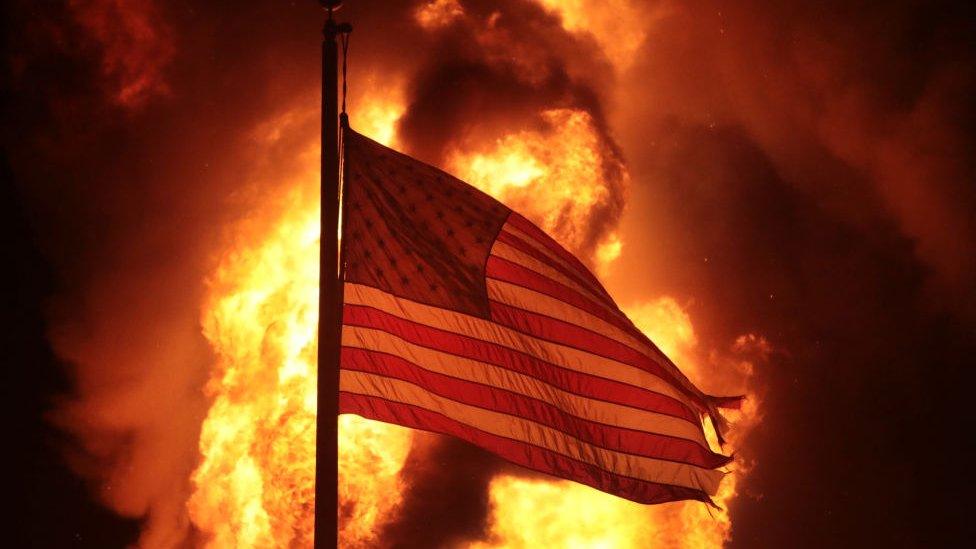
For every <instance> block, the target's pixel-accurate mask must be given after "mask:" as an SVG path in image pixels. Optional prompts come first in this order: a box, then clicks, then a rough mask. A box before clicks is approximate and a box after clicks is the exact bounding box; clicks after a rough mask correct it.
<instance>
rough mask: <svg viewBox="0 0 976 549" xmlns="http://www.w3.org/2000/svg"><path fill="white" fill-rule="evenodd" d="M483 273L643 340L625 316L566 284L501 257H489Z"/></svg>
mask: <svg viewBox="0 0 976 549" xmlns="http://www.w3.org/2000/svg"><path fill="white" fill-rule="evenodd" d="M485 274H486V275H487V276H488V277H490V278H494V279H497V280H501V281H504V282H510V283H512V284H517V285H519V286H521V287H523V288H527V289H529V290H533V291H536V292H539V293H541V294H545V295H547V296H549V297H552V298H555V299H558V300H559V301H562V302H564V303H568V304H570V305H572V306H574V307H576V308H577V309H582V310H584V311H586V312H588V313H590V314H591V315H593V316H595V317H597V318H600V319H602V320H605V321H607V322H608V323H610V324H613V325H614V326H616V327H618V328H620V329H621V330H623V331H625V332H627V333H628V334H630V335H631V336H634V337H636V338H637V339H640V340H643V338H644V337H645V336H644V335H643V334H640V331H639V330H637V328H635V327H634V326H633V324H631V323H630V321H629V320H627V319H626V317H623V316H620V315H619V314H614V313H613V312H611V311H609V310H607V308H606V307H604V306H601V305H598V304H596V303H594V302H593V301H592V300H591V299H589V298H587V297H586V296H584V295H583V294H581V293H579V292H577V291H576V290H574V289H572V288H570V287H569V286H566V285H565V284H561V283H559V282H556V281H555V280H553V279H551V278H549V277H547V276H544V275H541V274H539V273H537V272H535V271H533V270H532V269H529V268H526V267H523V266H521V265H519V264H518V263H512V262H511V261H508V260H507V259H505V258H503V257H498V256H494V255H491V256H488V263H487V265H486V267H485Z"/></svg>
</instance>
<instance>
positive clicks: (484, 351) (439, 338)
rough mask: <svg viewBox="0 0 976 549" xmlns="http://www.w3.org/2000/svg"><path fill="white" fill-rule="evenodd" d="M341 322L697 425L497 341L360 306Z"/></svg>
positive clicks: (690, 414)
mask: <svg viewBox="0 0 976 549" xmlns="http://www.w3.org/2000/svg"><path fill="white" fill-rule="evenodd" d="M343 324H346V325H351V326H361V327H364V328H374V329H377V330H382V331H384V332H386V333H389V334H392V335H395V336H397V337H399V338H401V339H403V340H405V341H408V342H410V343H413V344H415V345H420V346H423V347H427V348H430V349H434V350H437V351H441V352H444V353H449V354H453V355H457V356H460V357H464V358H469V359H472V360H478V361H481V362H485V363H488V364H492V365H494V366H498V367H500V368H505V369H508V370H512V371H514V372H518V373H520V374H524V375H527V376H529V377H533V378H535V379H538V380H540V381H543V382H545V383H548V384H550V385H552V386H554V387H558V388H559V389H562V390H563V391H566V392H569V393H573V394H575V395H577V396H582V397H586V398H592V399H596V400H602V401H605V402H613V403H615V404H622V405H624V406H630V407H632V408H637V409H640V410H646V411H649V412H656V413H659V414H666V415H669V416H673V417H677V418H680V419H684V420H686V421H688V422H690V423H691V424H692V425H695V426H696V427H700V425H701V420H700V419H699V416H698V413H697V412H696V411H694V410H691V409H690V408H688V407H687V406H686V405H685V404H684V403H682V402H681V401H679V400H677V399H674V398H672V397H670V396H667V395H662V394H660V393H655V392H653V391H648V390H647V389H643V388H641V387H635V386H633V385H629V384H626V383H621V382H619V381H616V380H612V379H607V378H604V377H599V376H595V375H591V374H586V373H581V372H577V371H575V370H571V369H569V368H565V367H562V366H559V365H557V364H552V363H551V362H547V361H544V360H541V359H539V358H536V357H534V356H532V355H529V354H526V353H522V352H519V351H516V350H513V349H509V348H508V347H504V346H502V345H498V344H497V343H492V342H489V341H483V340H480V339H475V338H471V337H468V336H464V335H460V334H456V333H453V332H449V331H446V330H441V329H439V328H432V327H430V326H427V325H424V324H420V323H418V322H413V321H411V320H406V319H403V318H400V317H397V316H395V315H391V314H389V313H386V312H384V311H380V310H378V309H374V308H372V307H365V306H361V305H350V304H348V303H347V304H346V305H345V306H344V307H343Z"/></svg>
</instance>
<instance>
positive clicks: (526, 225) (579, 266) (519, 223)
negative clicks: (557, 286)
mask: <svg viewBox="0 0 976 549" xmlns="http://www.w3.org/2000/svg"><path fill="white" fill-rule="evenodd" d="M506 223H510V224H511V225H512V226H513V227H515V228H517V229H519V230H520V231H522V232H523V233H525V234H527V235H529V236H531V237H532V238H534V239H535V240H536V242H538V243H539V244H542V245H543V246H545V247H546V249H548V250H549V251H551V252H552V253H554V254H556V257H559V258H560V259H562V260H563V261H565V262H566V263H567V264H568V265H570V266H571V267H573V268H575V269H576V270H577V271H579V274H580V275H582V276H583V277H585V278H586V279H587V280H589V281H591V282H592V283H593V284H594V285H596V287H597V288H599V289H600V290H601V291H602V292H604V293H606V290H605V289H604V288H603V285H602V284H600V281H599V280H598V279H597V277H596V276H594V275H593V273H591V272H590V270H589V269H587V268H586V265H583V262H582V261H580V260H579V258H577V257H576V256H575V255H573V254H571V253H569V252H568V251H566V248H563V247H562V246H560V245H559V243H558V242H556V241H555V240H553V238H552V237H551V236H549V235H547V234H546V233H545V231H543V230H542V229H540V228H539V227H536V226H535V224H534V223H532V222H531V221H529V220H528V219H526V218H524V217H522V216H521V215H519V214H517V213H515V212H512V213H511V214H510V215H509V216H508V221H506ZM609 297H610V296H609V294H608V295H607V298H608V299H609Z"/></svg>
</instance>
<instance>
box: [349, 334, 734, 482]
mask: <svg viewBox="0 0 976 549" xmlns="http://www.w3.org/2000/svg"><path fill="white" fill-rule="evenodd" d="M342 368H343V369H344V370H356V371H360V372H368V373H371V374H377V375H381V376H384V377H391V378H395V379H400V380H403V381H407V382H409V383H412V384H414V385H417V386H419V387H422V388H423V389H425V390H427V391H429V392H431V393H433V394H435V395H439V396H442V397H444V398H447V399H450V400H453V401H455V402H461V403H464V404H468V405H470V406H475V407H478V408H481V409H484V410H490V411H494V412H501V413H504V414H508V415H511V416H515V417H519V418H522V419H527V420H529V421H534V422H536V423H541V424H542V425H547V426H549V427H551V428H553V429H555V430H557V431H560V432H562V433H563V434H565V435H568V436H570V437H575V438H578V439H580V440H582V441H585V442H587V443H589V444H592V445H594V446H598V447H600V448H604V449H607V450H613V451H616V452H623V453H627V454H633V455H637V456H644V457H651V458H655V459H662V460H667V461H673V462H678V463H685V464H689V465H696V466H698V467H704V468H708V469H715V468H717V467H721V466H723V465H725V464H727V463H728V462H729V461H731V458H729V457H727V456H723V455H720V454H716V453H714V452H711V451H710V450H708V449H706V448H703V447H702V446H701V445H699V444H698V443H697V442H694V441H691V440H687V439H683V438H677V437H673V436H668V435H662V434H660V433H650V432H646V431H637V430H634V429H628V428H624V427H620V426H616V425H608V424H604V423H599V422H596V421H592V420H588V419H584V418H581V417H578V416H575V415H573V414H572V413H571V412H570V411H567V410H563V409H560V408H558V407H557V406H554V405H553V404H551V403H548V402H545V401H542V400H539V399H535V398H532V397H528V396H526V395H523V394H519V393H515V392H512V391H508V390H506V389H500V388H497V387H491V386H489V385H485V384H481V383H476V382H472V381H467V380H463V379H458V378H456V377H452V376H448V375H445V374H441V373H439V372H432V371H430V370H426V369H424V368H422V367H420V366H418V365H416V364H414V363H412V362H410V361H408V360H405V359H403V358H401V357H399V356H395V355H392V354H388V353H383V352H378V351H370V350H366V349H358V348H351V347H343V348H342Z"/></svg>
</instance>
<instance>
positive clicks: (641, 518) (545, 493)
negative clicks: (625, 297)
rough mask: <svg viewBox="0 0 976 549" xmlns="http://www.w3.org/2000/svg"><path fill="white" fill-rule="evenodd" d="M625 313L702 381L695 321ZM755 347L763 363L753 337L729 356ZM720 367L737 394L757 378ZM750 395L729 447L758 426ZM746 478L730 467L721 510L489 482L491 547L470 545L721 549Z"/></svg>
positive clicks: (563, 484) (582, 489) (655, 309)
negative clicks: (728, 374)
mask: <svg viewBox="0 0 976 549" xmlns="http://www.w3.org/2000/svg"><path fill="white" fill-rule="evenodd" d="M627 312H628V315H629V316H630V317H631V318H632V319H633V320H634V322H635V324H637V326H638V327H639V328H641V330H643V331H644V332H645V333H647V335H648V336H649V337H651V338H652V339H653V340H654V341H655V342H657V344H658V345H659V346H660V347H661V350H662V351H664V352H666V353H667V354H668V355H669V356H671V357H674V359H675V360H676V362H677V363H678V364H680V365H681V366H682V369H683V371H684V372H685V373H687V374H688V375H689V377H690V378H691V379H692V380H693V381H695V382H696V383H702V382H703V381H705V380H703V379H699V378H700V377H701V374H702V371H701V370H700V369H699V365H700V363H699V362H697V359H696V353H695V351H696V347H697V344H698V343H697V338H696V336H695V331H694V327H693V325H692V323H691V318H690V316H689V315H688V313H687V312H686V311H685V310H684V309H683V308H682V307H681V306H680V305H679V304H678V303H677V301H675V300H674V299H672V298H670V297H662V298H660V299H657V300H655V301H651V302H647V303H641V304H638V305H636V306H635V307H632V308H630V309H629V310H628V311H627ZM756 348H758V349H760V350H761V352H760V353H758V359H764V358H765V355H766V354H768V343H766V342H765V340H764V339H762V338H759V337H757V336H754V335H750V336H742V337H740V338H738V339H737V340H736V342H735V344H734V345H733V349H732V352H733V353H735V354H746V355H747V356H752V354H753V353H750V351H752V350H754V349H756ZM712 359H713V360H716V357H714V356H713V357H712ZM719 366H720V367H722V368H724V369H726V370H730V369H731V370H733V372H734V373H735V374H736V375H735V378H736V379H735V382H736V383H737V384H738V386H735V387H730V388H729V389H730V390H732V391H734V390H742V389H743V388H744V387H745V386H746V384H747V382H748V380H749V377H750V376H751V375H752V367H751V366H752V364H751V362H749V361H748V360H744V359H743V360H738V361H736V362H735V364H733V365H731V367H730V364H728V363H727V362H725V361H723V362H722V364H720V365H719ZM706 386H707V384H706ZM749 397H750V399H749V400H748V401H747V402H746V404H745V406H744V407H743V409H742V410H741V411H738V412H733V413H731V414H729V416H730V420H731V421H732V422H733V424H734V432H733V433H732V437H731V441H730V445H731V447H732V448H735V445H736V443H737V441H739V440H741V438H742V437H743V436H744V435H745V434H746V433H747V432H748V430H749V429H751V428H752V427H753V426H754V425H755V424H756V423H757V422H758V421H759V410H758V406H759V404H758V402H757V401H756V397H755V395H749ZM706 435H707V436H708V438H709V441H710V442H711V443H712V446H713V447H717V446H718V442H717V440H716V437H715V433H714V431H712V430H711V429H710V428H708V427H706ZM746 473H747V467H745V466H744V465H742V464H738V463H737V464H736V465H735V466H733V467H732V468H731V473H730V474H729V475H728V476H727V477H726V478H725V480H723V482H722V485H721V487H720V489H719V493H718V494H717V495H716V496H715V498H714V499H715V502H716V503H717V504H718V505H720V506H721V507H722V509H721V510H716V509H712V508H709V507H707V506H705V505H704V504H702V503H699V502H676V503H669V504H665V505H656V506H646V505H640V504H637V503H633V502H630V501H627V500H623V499H620V498H617V497H614V496H611V495H608V494H604V493H602V492H598V491H596V490H594V489H592V488H589V487H586V486H583V485H580V484H575V483H572V482H567V481H557V480H544V479H536V478H521V477H517V476H511V475H500V476H498V477H496V478H495V479H494V480H493V481H492V483H491V492H490V497H491V504H492V512H491V521H490V538H489V539H490V541H489V542H486V543H476V544H474V545H472V547H474V548H476V549H488V548H502V547H505V548H522V547H524V548H529V547H587V548H591V547H601V548H602V547H606V548H626V547H658V546H660V547H682V548H689V549H691V548H696V549H704V548H710V547H721V546H722V545H723V543H724V542H725V541H727V540H728V539H729V538H730V537H731V527H732V524H731V521H730V518H729V514H728V509H727V505H728V503H729V502H730V501H732V499H733V498H734V497H735V495H736V493H737V492H736V486H737V484H738V482H739V480H740V479H741V478H742V476H743V475H745V474H746Z"/></svg>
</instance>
